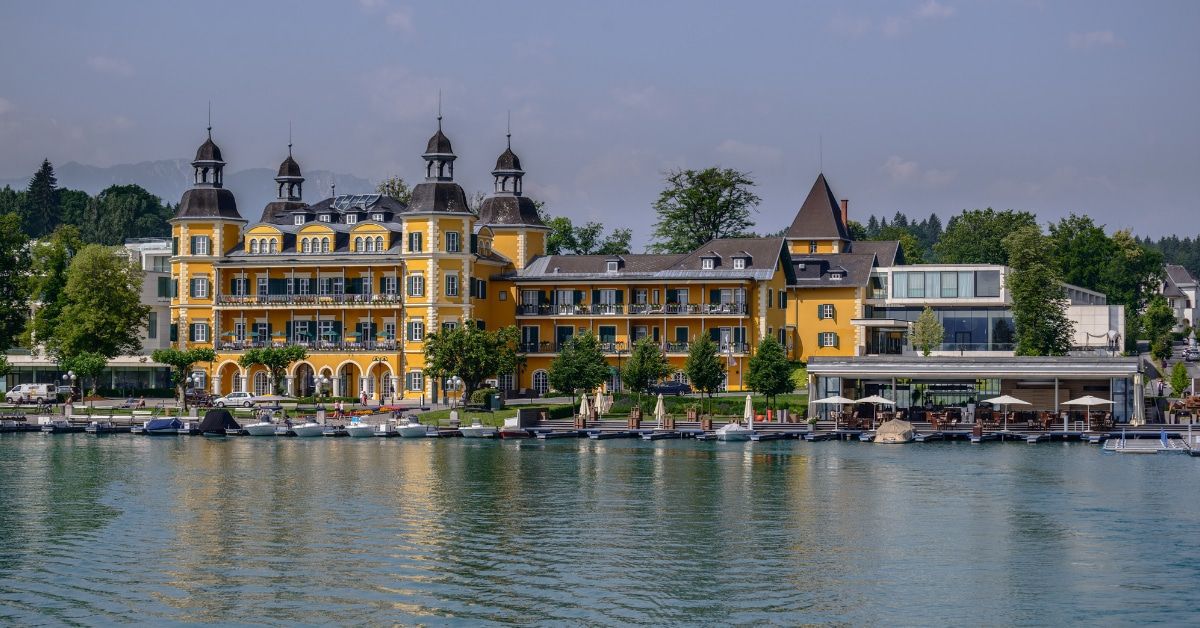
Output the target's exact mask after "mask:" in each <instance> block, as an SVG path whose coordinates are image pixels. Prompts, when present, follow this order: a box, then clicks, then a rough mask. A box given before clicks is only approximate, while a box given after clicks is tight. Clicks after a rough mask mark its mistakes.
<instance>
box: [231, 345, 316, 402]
mask: <svg viewBox="0 0 1200 628" xmlns="http://www.w3.org/2000/svg"><path fill="white" fill-rule="evenodd" d="M307 357H308V351H307V350H305V348H304V347H301V346H300V345H288V346H286V347H259V348H255V349H247V350H246V352H245V353H243V354H242V357H240V358H238V365H239V366H241V367H242V368H245V369H249V368H251V367H253V366H256V365H261V366H264V367H266V369H267V374H268V375H270V376H271V390H272V391H274V393H275V394H276V395H282V394H283V378H284V377H285V376H286V375H287V370H288V367H289V366H291V365H292V364H293V363H295V362H299V361H300V360H303V359H304V358H307Z"/></svg>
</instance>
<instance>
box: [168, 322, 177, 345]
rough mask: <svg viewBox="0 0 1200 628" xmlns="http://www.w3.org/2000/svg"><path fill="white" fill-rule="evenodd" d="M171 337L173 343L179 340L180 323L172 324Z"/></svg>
mask: <svg viewBox="0 0 1200 628" xmlns="http://www.w3.org/2000/svg"><path fill="white" fill-rule="evenodd" d="M169 337H170V339H171V342H176V341H178V340H179V323H171V335H170V336H169Z"/></svg>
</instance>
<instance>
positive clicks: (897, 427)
mask: <svg viewBox="0 0 1200 628" xmlns="http://www.w3.org/2000/svg"><path fill="white" fill-rule="evenodd" d="M915 435H916V430H915V429H913V424H912V423H909V422H908V421H902V420H900V419H891V420H889V421H884V422H883V423H881V424H880V425H879V428H878V429H876V430H875V442H876V443H880V444H885V445H893V444H898V443H909V442H912V440H913V438H914V437H915Z"/></svg>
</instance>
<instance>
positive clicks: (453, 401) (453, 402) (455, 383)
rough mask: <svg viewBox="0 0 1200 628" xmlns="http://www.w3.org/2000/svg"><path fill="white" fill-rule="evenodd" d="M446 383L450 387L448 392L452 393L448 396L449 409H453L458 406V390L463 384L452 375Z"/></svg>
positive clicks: (460, 379)
mask: <svg viewBox="0 0 1200 628" xmlns="http://www.w3.org/2000/svg"><path fill="white" fill-rule="evenodd" d="M446 383H447V384H449V385H450V391H451V392H452V393H453V394H452V395H451V396H450V407H451V408H455V407H457V406H458V388H459V386H462V384H463V381H462V378H461V377H459V376H457V375H452V376H450V379H448V380H446Z"/></svg>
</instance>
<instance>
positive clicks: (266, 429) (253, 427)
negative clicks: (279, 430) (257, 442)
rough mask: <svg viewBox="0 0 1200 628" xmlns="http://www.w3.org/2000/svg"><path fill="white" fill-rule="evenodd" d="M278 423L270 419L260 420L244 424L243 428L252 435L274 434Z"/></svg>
mask: <svg viewBox="0 0 1200 628" xmlns="http://www.w3.org/2000/svg"><path fill="white" fill-rule="evenodd" d="M275 428H276V425H275V424H274V423H272V422H270V421H259V422H258V423H250V424H248V425H243V426H242V429H243V430H246V433H247V434H249V435H250V436H274V435H275Z"/></svg>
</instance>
